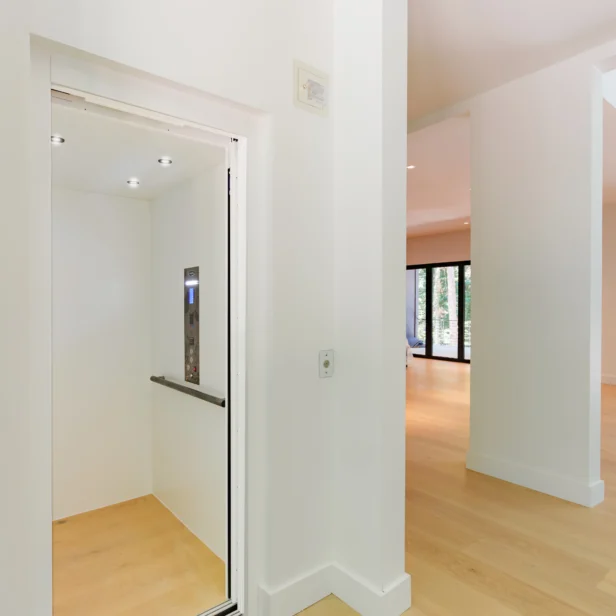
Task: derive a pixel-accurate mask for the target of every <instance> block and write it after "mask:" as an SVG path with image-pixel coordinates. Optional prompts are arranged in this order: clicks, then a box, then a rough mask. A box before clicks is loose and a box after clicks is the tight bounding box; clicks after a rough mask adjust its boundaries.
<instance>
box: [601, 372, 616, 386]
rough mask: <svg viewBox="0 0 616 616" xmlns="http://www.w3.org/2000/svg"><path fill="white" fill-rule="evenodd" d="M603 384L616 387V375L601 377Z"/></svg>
mask: <svg viewBox="0 0 616 616" xmlns="http://www.w3.org/2000/svg"><path fill="white" fill-rule="evenodd" d="M601 382H602V383H603V384H604V385H616V374H603V375H601Z"/></svg>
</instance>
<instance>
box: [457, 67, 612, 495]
mask: <svg viewBox="0 0 616 616" xmlns="http://www.w3.org/2000/svg"><path fill="white" fill-rule="evenodd" d="M471 126H472V129H471V130H472V139H471V142H472V172H471V173H472V219H473V229H472V262H473V298H472V300H473V364H472V387H471V390H472V393H471V444H470V451H469V454H468V458H467V464H468V467H469V468H471V469H473V470H477V471H479V472H482V473H486V474H489V475H494V476H495V477H499V478H501V479H505V480H507V481H511V482H513V483H518V484H520V485H523V486H526V487H529V488H532V489H535V490H539V491H541V492H545V493H548V494H552V495H554V496H557V497H560V498H563V499H566V500H570V501H573V502H576V503H580V504H583V505H587V506H593V505H596V504H597V503H599V502H601V501H602V500H603V482H602V481H601V480H600V361H601V213H602V206H601V173H602V150H601V148H602V93H601V76H600V73H599V72H598V71H597V70H596V69H595V68H594V67H593V66H592V62H590V61H589V60H588V59H587V58H581V59H574V60H570V61H568V62H565V63H562V64H559V65H556V66H554V67H551V68H548V69H546V70H543V71H541V72H539V73H535V74H533V75H530V76H528V77H525V78H523V79H519V80H517V81H515V82H513V83H510V84H508V85H506V86H503V87H501V88H498V89H496V90H494V91H492V92H489V93H487V94H485V95H483V96H480V97H478V98H477V99H476V100H475V101H474V102H473V104H472V107H471Z"/></svg>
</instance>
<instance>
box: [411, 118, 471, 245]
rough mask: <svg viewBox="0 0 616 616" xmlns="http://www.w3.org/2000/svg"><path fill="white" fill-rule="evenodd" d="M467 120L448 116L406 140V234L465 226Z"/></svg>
mask: <svg viewBox="0 0 616 616" xmlns="http://www.w3.org/2000/svg"><path fill="white" fill-rule="evenodd" d="M470 154H471V152H470V121H469V118H468V117H459V118H450V119H448V120H445V121H444V122H440V123H439V124H434V125H432V126H429V127H428V128H424V129H423V130H420V131H417V132H415V133H411V134H410V135H409V136H408V139H407V161H408V164H409V165H415V169H409V170H407V176H406V177H407V184H406V203H407V206H406V207H407V233H410V234H413V235H422V234H427V233H444V232H446V231H454V230H456V229H463V228H465V226H464V222H465V221H468V218H469V216H470V212H471V193H470V190H469V189H470V186H471V161H470Z"/></svg>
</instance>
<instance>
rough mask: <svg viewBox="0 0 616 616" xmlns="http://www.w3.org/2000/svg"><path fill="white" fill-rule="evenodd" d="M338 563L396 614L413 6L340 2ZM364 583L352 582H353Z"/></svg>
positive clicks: (344, 580)
mask: <svg viewBox="0 0 616 616" xmlns="http://www.w3.org/2000/svg"><path fill="white" fill-rule="evenodd" d="M334 4H335V36H334V52H335V69H334V79H333V109H334V114H335V127H334V131H335V139H334V141H335V144H334V161H335V184H334V191H335V210H336V229H335V258H336V275H335V300H336V303H335V308H336V334H337V337H336V353H337V354H336V374H335V377H334V378H335V380H336V394H337V405H336V410H335V423H334V426H335V428H334V434H335V438H334V448H335V478H334V489H333V501H334V503H333V504H334V514H335V527H334V533H333V542H334V560H335V561H336V563H337V565H338V569H337V571H338V573H339V574H340V579H339V580H338V582H337V583H335V584H334V592H336V593H337V594H338V595H339V596H340V597H341V598H342V599H343V600H345V601H347V603H349V604H351V606H353V607H354V608H355V609H356V610H357V611H359V612H360V613H361V614H364V615H366V616H370V615H372V614H374V615H375V616H376V615H377V614H378V616H390V615H391V616H394V615H395V616H397V615H398V614H400V613H401V612H402V611H404V610H405V609H406V608H407V607H408V605H409V600H410V578H409V577H408V575H406V574H405V572H404V507H405V497H404V495H405V367H404V366H405V360H404V357H405V262H406V261H405V259H406V245H405V241H406V237H405V236H406V98H407V90H406V59H407V3H406V1H405V0H365V1H364V2H361V3H357V2H355V1H354V0H336V1H335V3H334ZM351 580H353V582H351Z"/></svg>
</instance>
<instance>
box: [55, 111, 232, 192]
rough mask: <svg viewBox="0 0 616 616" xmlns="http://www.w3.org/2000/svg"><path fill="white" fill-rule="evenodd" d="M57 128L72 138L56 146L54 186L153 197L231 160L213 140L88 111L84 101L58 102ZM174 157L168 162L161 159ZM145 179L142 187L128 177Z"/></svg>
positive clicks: (68, 137) (62, 133) (57, 131)
mask: <svg viewBox="0 0 616 616" xmlns="http://www.w3.org/2000/svg"><path fill="white" fill-rule="evenodd" d="M51 123H52V133H53V134H59V135H61V136H62V137H64V138H65V139H66V141H65V143H64V144H62V145H60V146H52V183H53V185H54V186H61V187H64V188H72V189H73V190H81V191H86V192H96V193H103V194H109V195H116V196H120V197H130V198H135V199H145V200H150V199H154V198H156V197H157V196H158V195H159V194H161V193H162V192H164V191H165V190H167V189H169V188H170V187H171V186H173V185H174V184H176V183H178V182H182V181H184V180H186V179H188V178H190V177H193V176H195V175H197V174H198V173H200V172H201V171H202V170H203V169H204V168H207V167H210V166H213V165H217V164H221V163H223V162H224V161H225V151H224V149H223V148H221V147H215V146H213V145H210V144H208V143H203V142H201V141H196V140H192V139H187V138H183V137H179V136H177V135H174V134H172V133H170V132H165V131H163V130H156V129H152V128H148V127H146V126H143V125H140V124H134V123H131V122H126V121H122V120H119V119H117V118H114V117H108V116H104V115H100V114H98V113H96V112H93V111H91V110H90V111H85V110H84V108H83V107H81V106H73V107H69V106H65V105H63V104H57V103H55V104H53V105H52V119H51ZM162 156H170V157H171V158H172V159H173V164H172V165H170V166H169V167H162V166H161V165H160V164H158V159H159V158H161V157H162ZM131 177H136V178H139V181H140V185H139V188H130V187H129V186H128V184H127V183H126V181H127V180H128V179H129V178H131Z"/></svg>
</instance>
